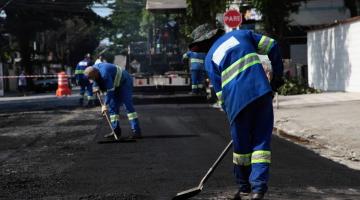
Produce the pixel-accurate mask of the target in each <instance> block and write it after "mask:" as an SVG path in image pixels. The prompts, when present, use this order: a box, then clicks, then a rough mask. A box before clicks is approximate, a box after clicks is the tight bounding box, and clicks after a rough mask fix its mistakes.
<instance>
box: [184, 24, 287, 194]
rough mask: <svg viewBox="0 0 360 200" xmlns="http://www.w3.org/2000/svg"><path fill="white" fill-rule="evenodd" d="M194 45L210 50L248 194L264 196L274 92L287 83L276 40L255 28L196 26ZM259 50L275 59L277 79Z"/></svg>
mask: <svg viewBox="0 0 360 200" xmlns="http://www.w3.org/2000/svg"><path fill="white" fill-rule="evenodd" d="M192 36H193V39H194V41H193V42H192V43H191V44H190V45H189V48H191V49H196V51H197V52H201V53H207V56H206V58H205V69H206V71H207V73H208V75H209V78H210V81H211V83H212V84H213V86H214V90H215V92H216V94H217V96H218V97H219V99H221V102H222V107H223V109H224V111H225V113H226V114H227V117H228V119H229V122H230V127H231V137H232V140H233V144H234V152H233V163H234V173H235V178H236V181H237V183H238V184H239V190H238V193H237V194H236V195H235V199H241V196H242V195H243V194H247V195H249V194H250V193H251V195H250V197H251V199H252V200H260V199H263V198H264V195H265V193H266V192H267V189H268V180H269V168H270V163H271V149H270V143H271V134H272V131H273V125H274V114H273V107H272V91H276V90H277V89H278V88H279V87H280V86H281V85H282V84H283V81H282V76H283V68H284V67H283V63H282V58H281V54H280V50H279V46H278V44H277V42H276V41H275V40H274V39H272V38H270V37H267V36H265V35H260V34H256V33H254V32H252V31H250V30H234V31H231V32H229V33H226V34H225V33H224V31H223V30H221V29H213V28H212V27H211V25H209V24H203V25H201V26H199V27H197V28H196V29H195V30H194V31H193V33H192ZM258 54H262V55H267V56H268V57H269V60H270V61H271V66H272V72H273V77H272V80H271V81H270V82H269V80H268V77H269V78H271V77H270V76H269V75H270V74H269V75H268V76H267V74H266V73H265V71H264V69H263V66H262V65H261V61H260V59H259V57H258Z"/></svg>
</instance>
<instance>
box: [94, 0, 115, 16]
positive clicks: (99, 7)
mask: <svg viewBox="0 0 360 200" xmlns="http://www.w3.org/2000/svg"><path fill="white" fill-rule="evenodd" d="M114 2H115V0H108V3H114ZM106 6H107V4H98V3H96V4H94V5H93V6H92V8H91V9H92V10H93V11H94V12H95V13H96V14H98V15H99V16H101V17H107V16H109V15H110V14H111V13H112V11H113V10H112V9H109V8H107V7H106Z"/></svg>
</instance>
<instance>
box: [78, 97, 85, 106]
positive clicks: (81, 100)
mask: <svg viewBox="0 0 360 200" xmlns="http://www.w3.org/2000/svg"><path fill="white" fill-rule="evenodd" d="M83 104H84V98H80V99H79V105H80V106H82V105H83Z"/></svg>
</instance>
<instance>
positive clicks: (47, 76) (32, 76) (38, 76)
mask: <svg viewBox="0 0 360 200" xmlns="http://www.w3.org/2000/svg"><path fill="white" fill-rule="evenodd" d="M22 77H26V78H53V77H56V78H57V77H58V75H26V76H22ZM64 77H68V78H70V77H73V76H72V75H64ZM0 78H20V76H0Z"/></svg>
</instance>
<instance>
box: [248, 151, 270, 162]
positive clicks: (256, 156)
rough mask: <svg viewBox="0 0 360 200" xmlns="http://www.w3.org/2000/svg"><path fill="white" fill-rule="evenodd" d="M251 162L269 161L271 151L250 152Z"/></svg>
mask: <svg viewBox="0 0 360 200" xmlns="http://www.w3.org/2000/svg"><path fill="white" fill-rule="evenodd" d="M251 163H252V164H253V163H271V152H270V151H264V150H259V151H254V152H253V153H252V154H251Z"/></svg>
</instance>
